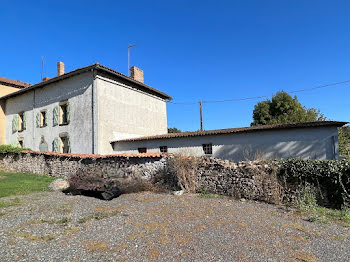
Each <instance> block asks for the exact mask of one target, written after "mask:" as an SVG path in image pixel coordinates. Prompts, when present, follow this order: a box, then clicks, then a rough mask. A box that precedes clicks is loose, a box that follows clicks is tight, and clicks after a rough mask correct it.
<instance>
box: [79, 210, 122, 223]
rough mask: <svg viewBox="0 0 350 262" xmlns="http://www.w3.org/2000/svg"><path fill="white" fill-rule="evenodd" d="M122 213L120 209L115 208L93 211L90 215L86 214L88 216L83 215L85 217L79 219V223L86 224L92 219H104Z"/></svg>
mask: <svg viewBox="0 0 350 262" xmlns="http://www.w3.org/2000/svg"><path fill="white" fill-rule="evenodd" d="M119 213H120V211H119V210H113V211H111V212H96V213H93V214H92V215H90V216H86V217H83V218H80V219H79V220H78V223H80V224H84V223H86V222H88V221H90V220H92V219H95V220H101V219H104V218H107V217H112V216H116V215H118V214H119Z"/></svg>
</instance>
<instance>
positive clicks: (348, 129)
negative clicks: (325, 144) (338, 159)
mask: <svg viewBox="0 0 350 262" xmlns="http://www.w3.org/2000/svg"><path fill="white" fill-rule="evenodd" d="M338 139H339V153H340V155H342V156H344V157H346V158H347V159H350V126H343V127H340V128H339V129H338Z"/></svg>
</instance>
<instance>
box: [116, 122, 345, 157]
mask: <svg viewBox="0 0 350 262" xmlns="http://www.w3.org/2000/svg"><path fill="white" fill-rule="evenodd" d="M345 124H346V122H337V121H320V122H306V123H295V124H280V125H265V126H253V127H241V128H230V129H219V130H208V131H196V132H184V133H173V134H166V135H158V136H150V137H137V138H136V137H135V138H128V139H122V140H116V141H111V144H112V145H113V148H114V152H116V153H122V152H127V153H137V152H145V151H147V152H161V151H162V152H169V153H178V154H183V155H193V156H202V155H209V156H213V157H216V158H222V159H228V160H234V161H243V160H254V159H255V158H264V159H273V158H296V157H297V158H302V159H339V149H338V130H337V129H338V127H341V126H343V125H345Z"/></svg>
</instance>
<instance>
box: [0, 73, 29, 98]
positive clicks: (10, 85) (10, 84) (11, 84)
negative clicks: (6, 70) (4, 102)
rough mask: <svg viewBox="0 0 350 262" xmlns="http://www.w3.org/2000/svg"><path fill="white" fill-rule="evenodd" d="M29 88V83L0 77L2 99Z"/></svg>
mask: <svg viewBox="0 0 350 262" xmlns="http://www.w3.org/2000/svg"><path fill="white" fill-rule="evenodd" d="M28 86H30V84H29V83H24V82H21V81H18V80H12V79H9V78H6V77H1V76H0V97H1V96H5V95H7V94H10V93H13V92H16V91H18V90H20V89H23V88H26V87H28Z"/></svg>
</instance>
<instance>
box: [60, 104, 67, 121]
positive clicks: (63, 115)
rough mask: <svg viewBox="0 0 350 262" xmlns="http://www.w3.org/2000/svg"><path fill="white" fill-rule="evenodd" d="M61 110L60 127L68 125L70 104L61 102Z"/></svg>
mask: <svg viewBox="0 0 350 262" xmlns="http://www.w3.org/2000/svg"><path fill="white" fill-rule="evenodd" d="M59 110H60V111H59V118H60V125H65V124H68V102H61V103H60V109H59Z"/></svg>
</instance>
